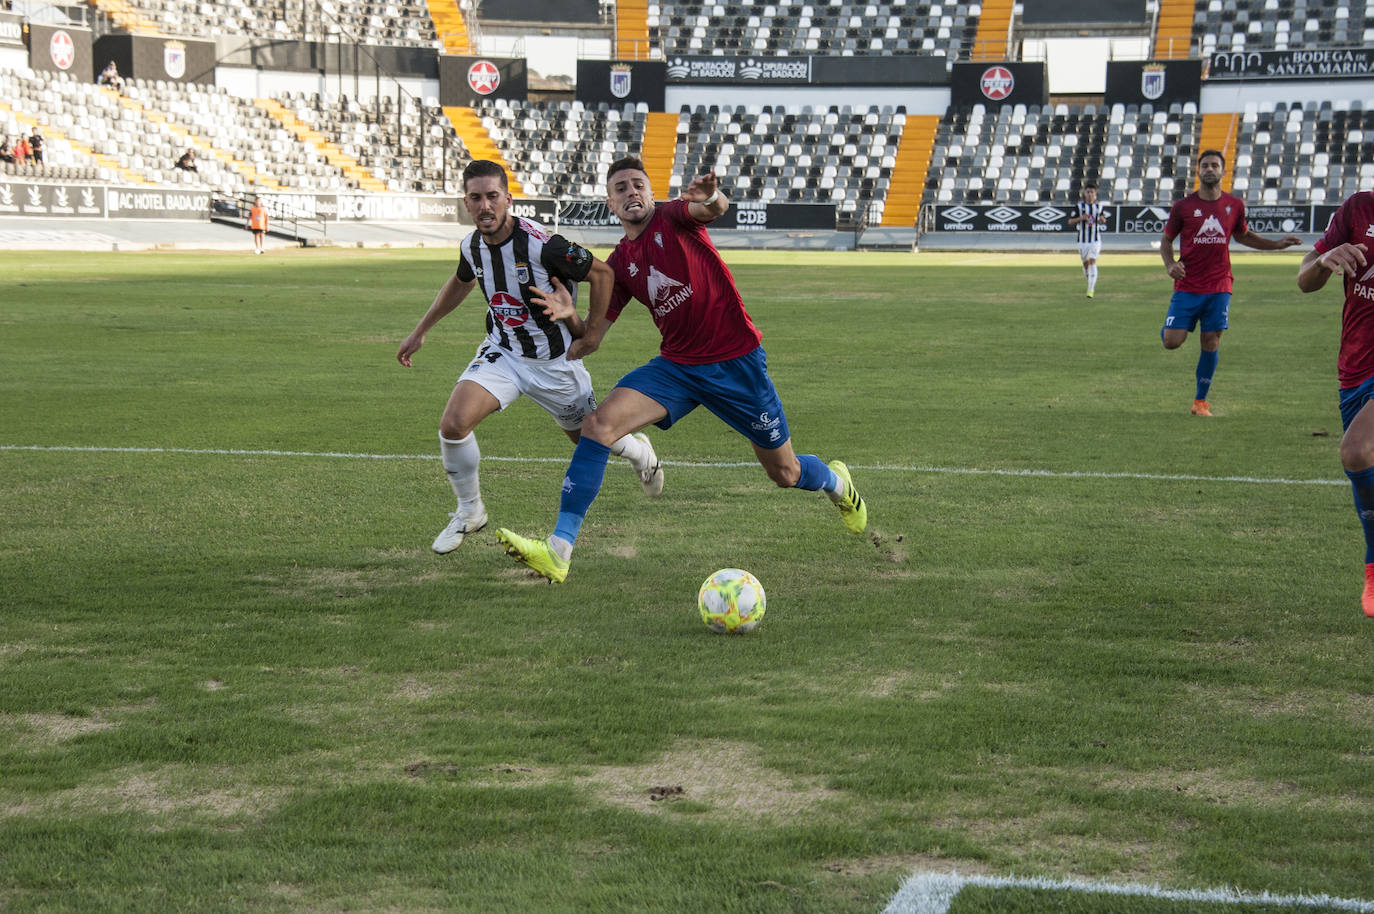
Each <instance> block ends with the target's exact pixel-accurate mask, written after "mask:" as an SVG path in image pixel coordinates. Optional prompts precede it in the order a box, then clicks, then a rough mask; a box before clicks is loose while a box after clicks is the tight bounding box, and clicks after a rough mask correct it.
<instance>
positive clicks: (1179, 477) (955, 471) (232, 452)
mask: <svg viewBox="0 0 1374 914" xmlns="http://www.w3.org/2000/svg"><path fill="white" fill-rule="evenodd" d="M0 451H72V452H77V453H97V454H204V455H219V456H227V457H307V458H315V459H336V460H438V459H439V455H438V454H357V453H350V452H347V451H273V450H247V449H240V448H189V447H97V446H78V445H44V444H0ZM482 459H483V460H491V461H496V462H498V463H567V462H568V458H566V457H500V456H495V455H489V454H483V455H482ZM663 464H664V465H665V466H670V467H703V468H706V469H731V468H735V467H756V466H758V463H757V462H756V461H753V460H739V461H731V460H665V461H663ZM849 466H850V469H853V470H871V471H875V472H898V473H931V474H936V475H946V476H961V475H962V476H1039V477H1044V478H1047V479H1138V480H1150V481H1161V482H1236V483H1250V484H1253V485H1269V486H1348V485H1350V483H1349V482H1347V481H1346V480H1344V479H1286V478H1284V477H1264V476H1200V475H1193V474H1190V473H1102V472H1088V471H1080V470H1062V471H1061V470H988V469H980V468H977V467H934V466H908V465H901V464H892V463H879V464H861V463H853V464H850V465H849Z"/></svg>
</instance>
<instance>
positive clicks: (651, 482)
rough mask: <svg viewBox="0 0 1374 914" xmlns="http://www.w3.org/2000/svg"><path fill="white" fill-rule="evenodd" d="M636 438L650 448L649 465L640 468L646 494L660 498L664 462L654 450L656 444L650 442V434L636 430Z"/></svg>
mask: <svg viewBox="0 0 1374 914" xmlns="http://www.w3.org/2000/svg"><path fill="white" fill-rule="evenodd" d="M635 438H637V439H639V440H640V441H641V442H643V443H644V446H645V447H646V448H648V449H649V465H648V466H647V467H646V468H645V469H642V470H639V471H638V472H639V483H640V485H642V486H644V494H645V495H647V496H649V497H650V498H658V497H659V496H660V495H662V494H663V464H662V463H661V462H660V461H659V459H658V454H657V453H656V452H655V451H654V446H653V445H652V444H650V443H649V436H648V435H646V434H644V433H643V432H635Z"/></svg>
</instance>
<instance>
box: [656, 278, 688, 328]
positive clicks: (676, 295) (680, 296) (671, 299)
mask: <svg viewBox="0 0 1374 914" xmlns="http://www.w3.org/2000/svg"><path fill="white" fill-rule="evenodd" d="M648 284H649V301H651V302H653V306H652V307H651V308H650V309H649V310H650V311H651V312H652V313H653V315H654V317H655V318H656V319H657V318H661V317H665V316H667V315H668V314H671V313H672V312H673V310H674V309H676V308H677V306H678V305H680V304H682V303H683V302H685V301H687V299H689V298H691V297H692V287H691V286H689V285H687V284H685V283H682V282H679V281H678V280H676V279H673V278H672V277H671V276H665V275H664V274H663V273H660V272H659V271H658V268H657V267H654V266H650V267H649V282H648Z"/></svg>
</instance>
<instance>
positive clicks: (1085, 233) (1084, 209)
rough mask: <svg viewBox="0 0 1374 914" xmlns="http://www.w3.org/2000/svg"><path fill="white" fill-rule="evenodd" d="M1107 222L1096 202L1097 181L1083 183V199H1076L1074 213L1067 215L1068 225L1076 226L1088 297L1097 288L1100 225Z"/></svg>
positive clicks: (1091, 295) (1100, 241)
mask: <svg viewBox="0 0 1374 914" xmlns="http://www.w3.org/2000/svg"><path fill="white" fill-rule="evenodd" d="M1106 224H1107V214H1106V212H1104V211H1103V206H1102V204H1101V203H1098V202H1097V182H1095V181H1086V182H1084V184H1083V199H1082V200H1080V201H1078V207H1077V210H1076V211H1075V213H1074V215H1072V216H1070V217H1069V225H1076V226H1078V256H1079V258H1081V259H1082V261H1083V275H1084V277H1086V278H1087V280H1088V297H1089V298H1092V297H1093V289H1095V288H1097V258H1099V257H1101V256H1102V227H1103V226H1104V225H1106Z"/></svg>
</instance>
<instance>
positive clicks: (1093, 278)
mask: <svg viewBox="0 0 1374 914" xmlns="http://www.w3.org/2000/svg"><path fill="white" fill-rule="evenodd" d="M1096 285H1097V264H1093V265H1092V266H1090V267H1088V291H1089V292H1091V291H1092V290H1093V286H1096Z"/></svg>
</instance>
